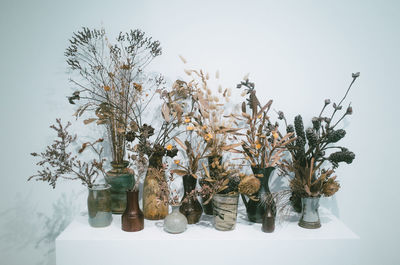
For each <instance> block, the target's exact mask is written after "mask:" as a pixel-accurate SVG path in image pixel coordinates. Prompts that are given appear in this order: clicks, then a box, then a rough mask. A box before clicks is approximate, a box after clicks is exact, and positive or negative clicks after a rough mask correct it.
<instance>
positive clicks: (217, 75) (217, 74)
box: [215, 70, 219, 79]
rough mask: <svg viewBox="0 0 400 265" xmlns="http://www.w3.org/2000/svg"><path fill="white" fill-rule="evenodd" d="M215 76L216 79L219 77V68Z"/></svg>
mask: <svg viewBox="0 0 400 265" xmlns="http://www.w3.org/2000/svg"><path fill="white" fill-rule="evenodd" d="M215 78H216V79H218V78H219V70H217V72H215Z"/></svg>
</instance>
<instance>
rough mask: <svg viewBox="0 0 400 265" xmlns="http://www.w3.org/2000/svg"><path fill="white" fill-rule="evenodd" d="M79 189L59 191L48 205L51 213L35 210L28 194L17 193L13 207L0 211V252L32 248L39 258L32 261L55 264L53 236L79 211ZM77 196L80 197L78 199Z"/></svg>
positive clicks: (41, 264)
mask: <svg viewBox="0 0 400 265" xmlns="http://www.w3.org/2000/svg"><path fill="white" fill-rule="evenodd" d="M81 196H82V192H80V193H76V192H72V193H71V194H68V195H67V194H65V193H62V194H61V196H60V197H59V198H58V199H57V201H56V202H55V203H53V205H52V211H51V212H52V213H51V214H50V215H46V214H43V213H40V212H38V211H37V206H35V205H34V203H33V202H32V197H31V196H30V194H28V195H27V196H21V194H17V196H16V200H15V202H16V203H15V207H12V208H10V209H8V210H5V211H3V212H1V213H0V217H1V222H0V227H1V231H2V232H1V234H0V240H1V241H2V242H5V245H4V246H3V247H2V249H0V251H1V252H3V251H4V252H5V251H7V252H16V253H17V252H21V251H25V250H28V249H34V250H35V251H37V252H39V253H40V256H41V257H42V259H41V260H37V261H35V262H32V264H33V263H35V264H38V265H39V264H40V265H53V264H54V265H55V264H56V260H55V239H56V238H57V236H58V235H59V234H60V233H61V232H62V231H63V230H64V229H65V228H66V227H67V226H68V224H69V223H70V222H71V221H72V219H73V218H74V217H75V216H76V215H77V214H78V213H79V210H80V205H79V204H78V203H77V202H79V201H81V198H80V197H81ZM78 198H80V199H78Z"/></svg>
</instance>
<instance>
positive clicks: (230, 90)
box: [227, 88, 232, 97]
mask: <svg viewBox="0 0 400 265" xmlns="http://www.w3.org/2000/svg"><path fill="white" fill-rule="evenodd" d="M227 96H228V97H230V96H232V89H230V88H228V93H227Z"/></svg>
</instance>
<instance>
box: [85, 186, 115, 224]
mask: <svg viewBox="0 0 400 265" xmlns="http://www.w3.org/2000/svg"><path fill="white" fill-rule="evenodd" d="M88 189H89V196H88V199H87V205H88V214H89V224H90V226H92V227H106V226H109V225H110V224H111V222H112V213H111V192H110V189H111V187H110V185H108V184H99V185H93V186H92V187H90V188H88Z"/></svg>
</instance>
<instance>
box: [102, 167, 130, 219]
mask: <svg viewBox="0 0 400 265" xmlns="http://www.w3.org/2000/svg"><path fill="white" fill-rule="evenodd" d="M128 165H129V162H128V161H124V162H123V163H120V164H119V163H115V162H111V166H112V169H111V170H110V171H108V172H107V174H106V176H105V179H106V181H107V183H108V184H110V186H111V209H112V212H113V213H114V214H122V213H123V212H124V211H125V208H126V191H127V190H129V189H132V187H133V185H134V184H135V178H134V176H133V171H132V170H129V169H128V168H127V167H128Z"/></svg>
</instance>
